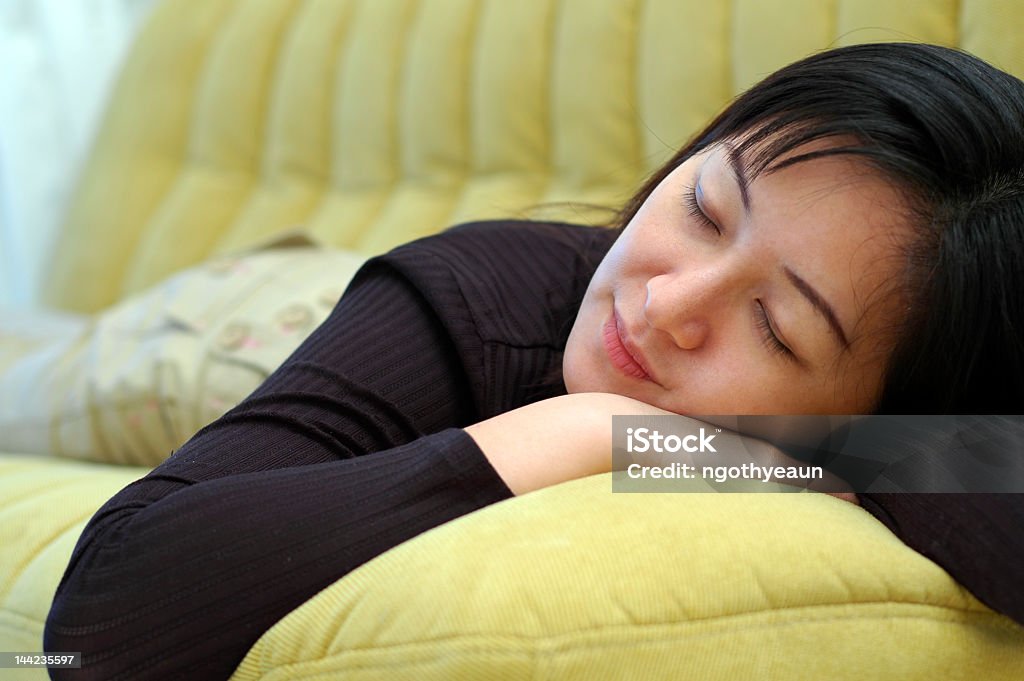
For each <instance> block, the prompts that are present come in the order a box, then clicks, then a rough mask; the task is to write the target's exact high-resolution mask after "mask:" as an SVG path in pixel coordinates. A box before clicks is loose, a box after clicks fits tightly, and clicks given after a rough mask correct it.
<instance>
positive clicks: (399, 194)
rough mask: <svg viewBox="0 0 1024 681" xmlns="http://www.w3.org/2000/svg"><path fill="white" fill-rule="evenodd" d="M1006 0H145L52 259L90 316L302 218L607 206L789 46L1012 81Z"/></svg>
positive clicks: (321, 225)
mask: <svg viewBox="0 0 1024 681" xmlns="http://www.w3.org/2000/svg"><path fill="white" fill-rule="evenodd" d="M1022 25H1024V4H1022V3H1018V2H1016V1H1015V0H916V1H915V2H893V1H892V0H827V1H823V0H770V1H769V0H730V1H726V0H515V1H514V2H512V1H509V0H202V2H198V1H196V0H166V1H165V2H163V3H162V4H161V5H160V6H158V7H157V8H156V9H155V11H154V13H153V15H152V17H151V18H150V20H149V21H148V23H147V25H146V26H145V27H144V28H143V30H142V31H141V32H140V34H139V36H138V38H137V41H136V43H135V45H134V47H133V49H132V52H131V54H130V56H129V58H128V60H127V62H126V65H125V67H124V69H123V72H122V74H121V76H120V79H119V81H118V84H117V86H116V88H115V90H114V93H113V95H112V97H111V100H110V103H109V107H108V110H107V114H106V117H105V119H104V123H103V125H102V127H101V131H100V133H99V135H98V137H97V139H96V142H95V144H94V147H93V150H92V153H91V156H90V160H89V162H88V163H87V164H86V167H85V169H84V172H83V174H82V176H81V178H80V180H79V183H78V187H77V191H76V194H75V196H74V198H73V201H72V202H71V205H70V207H69V210H68V213H67V216H66V220H65V223H64V225H63V227H62V231H61V236H60V239H59V242H58V245H57V247H56V250H55V252H54V254H53V258H52V261H51V266H50V271H49V275H50V276H49V279H48V283H47V290H46V291H45V294H44V298H45V302H46V303H47V304H48V305H51V306H54V307H59V308H65V309H70V310H77V311H83V312H86V311H95V310H98V309H101V308H103V307H106V306H108V305H110V304H111V303H113V302H115V301H117V300H119V299H121V298H122V297H123V296H125V295H127V294H130V293H134V292H137V291H139V290H141V289H143V288H145V287H147V286H149V285H150V284H152V283H154V282H156V281H158V280H161V279H163V278H165V277H166V276H168V275H170V274H171V273H173V272H176V271H178V270H180V269H181V268H184V267H187V266H190V265H193V264H195V263H196V262H199V261H201V260H204V259H206V258H208V257H209V256H211V255H216V254H222V253H225V252H230V251H237V250H242V249H245V248H247V247H250V246H252V245H254V244H256V243H258V242H261V241H264V240H266V239H268V238H270V237H271V236H272V235H274V234H275V233H278V232H280V231H282V230H287V229H291V228H294V227H296V226H297V225H302V226H304V227H305V228H306V229H307V230H308V231H310V232H311V233H312V234H313V235H314V236H315V237H317V238H319V239H321V240H322V241H324V242H326V243H329V244H332V245H336V246H339V247H345V248H350V249H353V250H357V251H361V252H365V253H373V252H379V251H382V250H384V249H387V248H389V247H391V246H393V245H396V244H398V243H401V242H404V241H407V240H409V239H411V238H414V237H417V236H420V235H424V234H428V233H433V232H436V231H438V230H440V229H442V228H443V227H445V226H447V225H449V224H453V223H456V222H460V221H464V220H469V219H477V218H488V217H508V216H523V215H536V214H537V213H530V212H529V211H530V209H531V207H535V206H537V205H538V204H556V205H555V206H554V208H552V209H550V210H548V211H547V212H546V213H543V215H544V216H546V217H559V218H562V219H568V220H576V221H595V220H597V219H600V218H606V217H607V214H601V213H596V212H594V211H592V210H591V209H590V208H588V207H587V206H589V205H604V206H609V207H615V206H618V205H619V204H621V203H622V202H623V201H624V200H625V199H626V198H627V197H628V196H629V195H630V194H631V193H632V192H633V191H634V190H635V189H636V187H637V186H638V184H639V182H640V181H641V180H642V178H643V177H644V176H645V175H646V174H647V173H649V172H650V171H651V170H653V169H654V168H656V167H657V166H658V165H659V164H660V163H661V162H662V161H664V160H665V159H666V158H667V156H668V155H669V154H670V153H671V152H672V151H673V150H674V149H676V148H678V147H679V146H680V145H681V144H682V143H683V142H685V141H686V140H687V139H688V138H689V137H690V136H691V135H692V134H693V133H694V132H696V131H697V130H698V129H699V128H700V127H701V126H702V125H703V124H704V123H705V122H706V121H708V120H709V119H710V118H711V117H712V116H713V115H714V114H715V113H716V112H717V111H719V110H720V109H721V108H722V107H723V106H724V105H725V104H726V103H727V102H728V101H729V100H730V99H731V98H732V97H733V96H735V95H736V94H737V93H739V92H741V91H742V90H743V89H745V88H746V87H748V86H749V85H751V84H753V83H754V82H756V81H757V80H759V79H760V78H761V77H763V76H765V75H767V74H768V73H770V72H772V71H773V70H775V69H776V68H778V67H780V66H782V65H784V64H786V63H788V62H791V61H793V60H795V59H797V58H800V57H802V56H805V55H807V54H809V53H811V52H814V51H817V50H820V49H824V48H828V47H834V46H839V45H845V44H849V43H857V42H872V41H879V40H884V41H891V40H920V41H926V42H934V43H939V44H944V45H950V46H959V47H962V48H964V49H966V50H968V51H970V52H973V53H975V54H977V55H979V56H981V57H983V58H985V59H987V60H989V61H991V62H993V63H994V64H996V65H997V66H1000V67H1002V68H1004V69H1006V70H1008V71H1010V72H1012V73H1015V74H1016V75H1018V76H1022V75H1024V38H1022V37H1021V31H1019V28H1020V26H1022Z"/></svg>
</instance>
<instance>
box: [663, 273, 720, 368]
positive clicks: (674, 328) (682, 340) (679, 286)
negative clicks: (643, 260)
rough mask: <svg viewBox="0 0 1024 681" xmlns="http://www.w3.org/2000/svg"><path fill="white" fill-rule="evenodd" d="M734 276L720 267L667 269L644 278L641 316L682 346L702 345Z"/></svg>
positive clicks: (698, 346) (710, 330) (699, 346)
mask: <svg viewBox="0 0 1024 681" xmlns="http://www.w3.org/2000/svg"><path fill="white" fill-rule="evenodd" d="M737 284H738V282H737V281H736V277H735V276H732V275H731V274H730V273H728V272H725V271H724V270H722V269H720V268H707V269H703V270H696V271H688V272H668V273H664V274H659V275H657V276H654V277H652V278H651V279H649V280H648V281H647V299H646V301H645V302H644V318H645V319H646V320H647V323H648V324H650V325H651V327H653V328H655V329H658V330H659V331H662V332H664V333H666V334H668V335H669V336H670V337H671V338H672V341H673V342H674V343H675V344H676V346H678V347H679V348H681V349H683V350H697V349H699V348H701V347H703V346H704V345H706V344H707V343H708V342H709V341H710V339H711V338H712V335H713V333H714V330H715V328H716V327H717V326H718V325H719V324H720V320H721V319H722V317H723V315H725V314H726V311H727V310H728V309H729V308H730V307H731V306H730V305H729V300H730V299H732V298H733V296H732V295H731V293H732V292H733V291H735V290H736V285H737Z"/></svg>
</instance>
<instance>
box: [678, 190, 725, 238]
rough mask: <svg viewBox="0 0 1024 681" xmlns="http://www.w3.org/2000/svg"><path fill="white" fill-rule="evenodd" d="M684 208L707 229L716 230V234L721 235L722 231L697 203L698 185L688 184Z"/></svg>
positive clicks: (684, 195)
mask: <svg viewBox="0 0 1024 681" xmlns="http://www.w3.org/2000/svg"><path fill="white" fill-rule="evenodd" d="M683 207H684V208H686V212H687V214H689V215H690V216H691V217H695V218H697V220H699V221H700V222H701V223H702V224H703V225H704V226H705V227H707V228H708V229H713V230H715V233H716V234H721V233H722V230H720V229H719V228H718V225H716V224H715V222H714V221H713V220H712V219H711V218H709V217H708V215H707V213H705V212H704V211H703V210H701V207H700V204H699V203H698V202H697V185H696V184H688V185H686V189H685V191H684V192H683Z"/></svg>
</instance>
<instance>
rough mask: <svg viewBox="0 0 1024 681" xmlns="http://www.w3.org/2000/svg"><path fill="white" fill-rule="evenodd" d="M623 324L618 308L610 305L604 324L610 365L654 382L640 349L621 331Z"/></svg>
mask: <svg viewBox="0 0 1024 681" xmlns="http://www.w3.org/2000/svg"><path fill="white" fill-rule="evenodd" d="M623 329H624V324H623V323H622V318H621V317H619V312H618V310H616V309H615V307H614V306H612V315H611V317H610V318H609V319H608V321H607V322H605V325H604V333H603V335H604V348H605V352H606V353H608V359H609V360H610V361H611V364H612V366H614V367H615V368H616V369H618V370H619V371H620V372H621V373H622V374H625V375H626V376H629V377H630V378H636V379H639V380H641V381H650V382H652V383H656V382H657V381H655V380H654V379H653V378H652V377H651V373H650V371H648V370H647V368H646V363H645V362H644V357H643V355H642V354H641V353H640V350H639V349H638V348H637V347H636V346H635V345H633V344H632V343H631V341H630V339H629V335H628V334H625V333H623Z"/></svg>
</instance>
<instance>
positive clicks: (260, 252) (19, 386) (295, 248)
mask: <svg viewBox="0 0 1024 681" xmlns="http://www.w3.org/2000/svg"><path fill="white" fill-rule="evenodd" d="M364 260H365V256H362V255H356V254H353V253H350V252H347V251H341V250H335V249H327V248H321V247H319V246H317V245H316V244H315V243H314V242H313V241H311V240H310V239H309V238H308V237H306V236H304V235H303V234H302V233H301V232H293V233H289V234H287V235H285V236H283V237H280V238H276V239H274V240H273V241H272V242H269V243H266V244H263V245H261V246H260V247H259V248H257V249H255V250H253V251H248V252H244V253H237V254H233V255H229V256H224V257H220V258H217V259H215V260H211V261H209V262H207V263H204V264H203V265H199V266H197V267H193V268H190V269H188V270H185V271H183V272H181V273H179V274H177V275H175V276H172V277H170V278H168V279H166V280H165V281H163V282H162V283H160V284H158V285H156V286H153V287H150V288H149V289H147V290H146V291H144V292H142V293H140V294H138V295H135V296H132V297H130V298H128V299H126V300H124V301H122V302H121V303H119V304H117V305H115V306H113V307H111V308H110V309H108V310H106V311H104V312H102V313H100V314H97V315H95V316H94V317H82V318H80V319H79V320H76V319H74V318H70V317H68V318H60V319H55V318H52V317H48V316H40V317H39V318H38V320H37V322H36V323H34V324H32V323H25V322H24V321H23V322H22V323H21V324H20V325H19V326H20V328H18V329H14V328H13V326H12V325H10V323H8V324H7V326H6V329H7V334H6V338H4V337H2V335H3V334H0V451H7V452H22V453H35V454H52V455H59V456H66V457H73V458H79V459H88V460H93V461H102V462H109V463H123V464H131V465H147V466H155V465H157V464H159V463H160V462H161V461H163V460H164V459H165V458H167V456H168V455H169V454H170V453H171V452H172V451H173V450H174V449H176V448H177V447H179V446H181V445H182V444H183V443H184V442H185V441H186V440H188V438H189V437H191V436H192V435H193V434H194V433H195V432H196V431H198V430H199V429H200V428H202V427H203V426H204V425H206V424H207V423H210V422H211V421H213V420H215V419H216V418H218V417H219V416H221V415H222V414H223V413H224V412H226V411H227V410H228V409H230V408H231V407H233V406H235V405H236V404H238V403H239V402H241V401H242V400H243V399H244V398H245V397H246V396H248V395H249V394H250V393H251V392H252V391H253V390H255V389H256V387H257V386H258V385H259V384H260V383H262V382H263V380H264V379H265V378H266V377H267V376H268V375H269V374H270V373H271V372H272V371H273V370H274V369H275V368H277V366H279V365H280V364H281V363H282V362H283V361H284V360H285V359H286V358H287V357H288V355H290V354H291V353H292V352H293V351H294V350H295V349H296V348H297V347H298V346H299V345H300V344H301V342H302V341H303V340H304V339H305V338H306V337H307V336H308V335H309V334H310V333H312V332H313V330H314V329H315V328H316V327H317V326H319V324H320V323H321V322H322V321H323V320H324V319H325V318H326V317H327V315H328V314H329V313H330V311H331V310H332V309H333V307H334V305H335V303H336V302H337V300H338V298H339V297H340V296H341V293H342V291H343V290H344V288H345V286H346V285H347V284H348V282H349V280H350V279H351V278H352V275H353V274H354V273H355V271H356V270H357V269H358V268H359V266H360V265H361V264H362V262H363V261H364ZM30 321H31V320H30ZM44 321H45V322H47V323H46V324H45V326H43V325H42V324H43V322H44ZM4 329H5V322H4V321H2V320H0V331H3V330H4Z"/></svg>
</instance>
